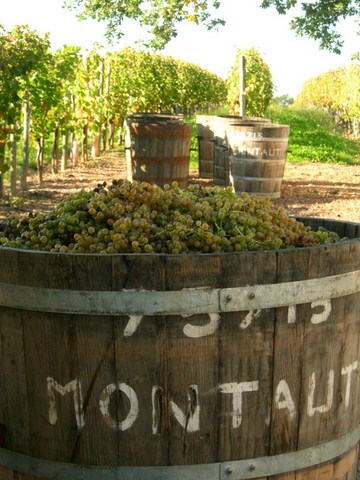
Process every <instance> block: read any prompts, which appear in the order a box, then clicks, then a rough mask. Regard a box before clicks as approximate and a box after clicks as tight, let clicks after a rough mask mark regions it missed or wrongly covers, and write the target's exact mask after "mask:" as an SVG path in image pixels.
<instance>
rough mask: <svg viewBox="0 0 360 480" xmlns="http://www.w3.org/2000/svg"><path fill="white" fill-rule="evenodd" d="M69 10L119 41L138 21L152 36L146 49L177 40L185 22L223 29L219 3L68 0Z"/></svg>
mask: <svg viewBox="0 0 360 480" xmlns="http://www.w3.org/2000/svg"><path fill="white" fill-rule="evenodd" d="M65 5H66V6H67V7H68V8H69V9H70V10H80V13H79V14H78V18H79V19H82V20H83V19H86V18H92V19H94V20H97V21H105V22H106V23H107V31H106V36H107V38H108V39H109V40H110V41H111V40H113V39H117V38H120V37H121V36H122V35H123V33H122V32H121V27H122V24H123V22H124V20H125V19H131V20H136V21H138V22H139V23H140V25H142V26H144V27H146V28H147V29H148V32H149V33H150V35H151V36H150V39H149V41H148V42H147V43H146V42H145V43H146V44H147V46H149V47H153V48H155V49H157V50H161V49H163V48H164V47H165V45H166V44H167V43H169V41H170V40H171V39H172V38H174V37H176V36H177V27H176V25H177V24H179V23H181V22H184V21H189V22H194V23H195V24H200V23H201V24H204V25H205V26H206V27H207V28H208V29H212V28H216V27H217V26H219V25H224V24H225V22H224V20H222V19H219V18H216V17H215V11H216V9H217V8H219V6H220V2H219V1H218V0H153V1H151V2H148V1H147V0H112V1H109V0H67V1H65Z"/></svg>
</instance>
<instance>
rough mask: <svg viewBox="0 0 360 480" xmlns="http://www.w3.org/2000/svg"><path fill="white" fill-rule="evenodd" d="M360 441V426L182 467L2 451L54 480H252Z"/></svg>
mask: <svg viewBox="0 0 360 480" xmlns="http://www.w3.org/2000/svg"><path fill="white" fill-rule="evenodd" d="M359 440H360V424H359V425H357V426H356V427H355V428H354V429H353V430H352V431H350V432H349V433H346V434H345V435H343V436H341V437H339V438H336V439H335V440H331V441H329V442H326V443H322V444H320V445H314V446H312V447H309V448H305V449H303V450H299V451H296V452H289V453H284V454H281V455H274V456H271V457H259V458H252V459H246V460H235V461H231V462H222V463H210V464H199V465H183V466H182V465H181V466H161V467H158V466H149V467H106V466H104V467H103V466H97V465H94V466H93V465H79V464H72V463H62V462H55V461H49V460H43V459H38V458H33V457H28V456H26V455H22V454H20V453H16V452H12V451H10V450H6V449H4V448H0V464H1V465H3V466H5V467H7V468H11V469H13V470H14V471H16V472H21V473H23V474H26V475H33V476H36V477H40V478H44V479H51V480H69V479H71V480H136V479H145V478H146V480H194V478H196V479H197V480H240V479H242V480H251V479H256V478H260V477H267V476H271V475H279V474H282V473H286V472H294V471H298V470H302V469H304V468H309V467H313V466H316V465H320V464H323V463H326V462H329V461H331V460H333V459H335V458H337V457H340V456H341V455H343V454H345V453H347V452H349V451H350V450H351V449H352V448H353V447H355V446H356V444H357V443H358V442H359Z"/></svg>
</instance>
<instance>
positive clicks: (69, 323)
mask: <svg viewBox="0 0 360 480" xmlns="http://www.w3.org/2000/svg"><path fill="white" fill-rule="evenodd" d="M73 258H74V257H73V256H66V255H56V254H55V255H54V256H53V255H44V253H36V252H32V253H31V254H29V253H28V252H27V255H26V254H21V256H20V260H19V269H20V271H21V279H22V283H23V284H25V285H30V286H34V287H45V288H47V287H50V288H51V287H54V288H56V287H59V288H61V286H63V285H64V284H65V285H67V286H68V285H69V284H70V285H71V283H72V282H75V279H74V277H76V273H75V272H76V269H73V268H72V261H73V260H72V259H73ZM22 317H23V324H24V350H25V358H26V382H27V391H28V395H29V399H28V404H29V413H30V435H31V440H32V448H31V455H32V456H35V457H38V458H44V459H48V460H58V461H71V458H72V450H73V445H74V442H75V439H76V435H77V431H78V428H80V419H81V408H82V405H81V395H80V383H79V378H78V365H77V359H76V335H77V332H76V320H75V318H74V317H71V316H69V315H60V314H48V313H47V312H32V311H23V312H22Z"/></svg>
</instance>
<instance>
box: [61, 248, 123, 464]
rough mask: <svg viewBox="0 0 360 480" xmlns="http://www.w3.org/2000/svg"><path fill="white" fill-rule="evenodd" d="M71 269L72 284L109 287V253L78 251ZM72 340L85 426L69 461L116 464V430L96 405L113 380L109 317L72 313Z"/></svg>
mask: <svg viewBox="0 0 360 480" xmlns="http://www.w3.org/2000/svg"><path fill="white" fill-rule="evenodd" d="M73 269H74V270H76V272H77V278H76V285H81V286H82V287H83V288H86V289H89V290H93V289H94V290H102V289H103V290H111V289H112V284H113V282H112V259H111V257H109V256H105V257H102V256H90V257H89V256H87V257H85V256H82V255H78V256H76V257H74V265H73ZM99 279H101V285H99ZM64 286H65V285H64ZM75 342H76V348H75V349H74V355H76V361H77V364H78V372H77V375H78V378H79V379H80V381H81V388H82V402H83V408H82V413H83V416H84V422H85V426H84V428H82V429H81V430H79V431H78V434H77V437H76V439H75V442H74V445H73V449H72V458H71V461H72V462H76V463H83V464H90V465H116V464H117V461H118V432H117V431H116V430H115V431H114V430H113V429H111V428H109V426H108V425H107V424H106V422H105V421H104V418H103V416H102V415H101V411H100V407H99V401H100V398H101V394H102V392H103V390H104V389H105V388H106V387H107V386H108V385H111V384H113V383H114V382H115V381H116V376H115V347H114V323H113V318H112V317H106V316H99V317H97V316H91V315H79V316H78V317H76V339H75ZM99 439H101V441H99Z"/></svg>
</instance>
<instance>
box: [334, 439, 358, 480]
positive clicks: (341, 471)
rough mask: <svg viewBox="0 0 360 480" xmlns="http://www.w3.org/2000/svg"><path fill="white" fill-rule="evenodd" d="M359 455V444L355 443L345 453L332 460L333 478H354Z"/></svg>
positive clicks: (338, 479)
mask: <svg viewBox="0 0 360 480" xmlns="http://www.w3.org/2000/svg"><path fill="white" fill-rule="evenodd" d="M358 456H359V446H358V445H356V446H355V447H354V448H352V449H351V450H350V452H348V453H347V454H346V455H343V456H342V457H340V458H339V459H337V460H336V461H335V462H334V479H336V480H348V479H349V480H350V479H352V478H355V476H356V472H357V463H358Z"/></svg>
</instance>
